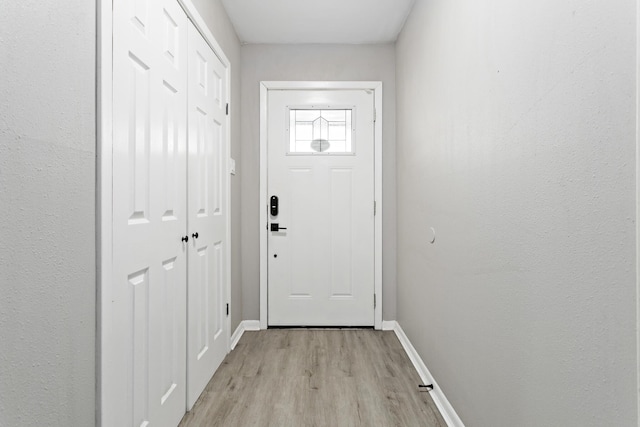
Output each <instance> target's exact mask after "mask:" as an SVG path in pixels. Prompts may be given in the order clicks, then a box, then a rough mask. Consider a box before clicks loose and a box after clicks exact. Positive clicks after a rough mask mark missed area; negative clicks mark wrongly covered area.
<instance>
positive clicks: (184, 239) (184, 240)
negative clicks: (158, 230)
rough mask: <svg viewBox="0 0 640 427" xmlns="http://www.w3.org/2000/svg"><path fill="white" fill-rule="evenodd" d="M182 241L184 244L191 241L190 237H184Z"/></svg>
mask: <svg viewBox="0 0 640 427" xmlns="http://www.w3.org/2000/svg"><path fill="white" fill-rule="evenodd" d="M180 240H182V241H183V242H188V241H189V236H184V237H183V238H182V239H180Z"/></svg>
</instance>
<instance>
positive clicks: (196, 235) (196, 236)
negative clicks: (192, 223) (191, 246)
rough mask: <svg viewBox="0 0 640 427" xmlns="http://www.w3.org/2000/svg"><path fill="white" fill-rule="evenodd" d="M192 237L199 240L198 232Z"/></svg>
mask: <svg viewBox="0 0 640 427" xmlns="http://www.w3.org/2000/svg"><path fill="white" fill-rule="evenodd" d="M191 237H193V238H194V239H197V238H198V232H197V231H196V232H195V233H193V234H192V235H191Z"/></svg>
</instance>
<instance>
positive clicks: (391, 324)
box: [382, 320, 398, 331]
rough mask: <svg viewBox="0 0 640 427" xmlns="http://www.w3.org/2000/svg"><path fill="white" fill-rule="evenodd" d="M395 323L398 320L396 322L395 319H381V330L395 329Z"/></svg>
mask: <svg viewBox="0 0 640 427" xmlns="http://www.w3.org/2000/svg"><path fill="white" fill-rule="evenodd" d="M397 324H398V322H396V321H395V320H383V321H382V330H383V331H395V330H396V325H397Z"/></svg>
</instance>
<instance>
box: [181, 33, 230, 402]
mask: <svg viewBox="0 0 640 427" xmlns="http://www.w3.org/2000/svg"><path fill="white" fill-rule="evenodd" d="M226 103H227V74H226V69H225V66H224V65H223V63H222V62H221V61H220V59H219V58H218V57H217V56H216V55H215V53H214V52H213V50H212V49H211V47H210V46H209V45H208V44H207V43H206V42H205V40H204V39H203V38H202V36H201V35H200V33H199V32H198V30H197V29H196V28H195V26H193V24H191V23H189V98H188V105H189V108H188V117H189V137H188V138H189V142H188V150H189V156H188V157H189V168H188V170H189V172H188V179H189V191H188V194H189V196H188V200H189V202H188V203H189V208H188V211H189V239H190V240H189V292H188V308H189V310H188V311H189V315H188V330H189V333H188V347H189V349H188V394H187V407H188V408H191V407H192V406H193V404H194V403H195V402H196V400H197V399H198V397H199V396H200V394H201V393H202V390H204V387H205V386H206V385H207V383H208V382H209V379H210V378H211V376H212V375H213V373H214V372H215V371H216V369H217V368H218V366H219V365H220V363H222V360H223V359H224V357H225V355H226V354H227V352H228V349H229V336H230V334H229V324H228V319H227V316H228V314H227V303H228V296H227V283H226V277H227V276H228V269H227V268H228V262H227V257H228V251H227V247H228V244H229V242H228V238H229V236H228V231H227V225H228V190H227V189H228V174H227V157H228V154H227V144H226V141H227V136H226V134H227V131H228V126H227V117H226Z"/></svg>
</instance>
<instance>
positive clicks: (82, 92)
mask: <svg viewBox="0 0 640 427" xmlns="http://www.w3.org/2000/svg"><path fill="white" fill-rule="evenodd" d="M0 8H1V9H2V12H1V13H0V218H2V219H1V220H0V426H21V427H23V426H43V425H47V426H90V425H93V423H94V419H95V415H94V411H95V405H94V404H95V394H94V388H95V298H96V275H95V154H96V150H95V146H96V137H95V44H96V41H95V40H96V38H95V37H96V24H95V2H90V1H82V0H67V1H64V2H60V1H51V0H38V1H35V0H25V1H19V2H2V6H1V7H0Z"/></svg>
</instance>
